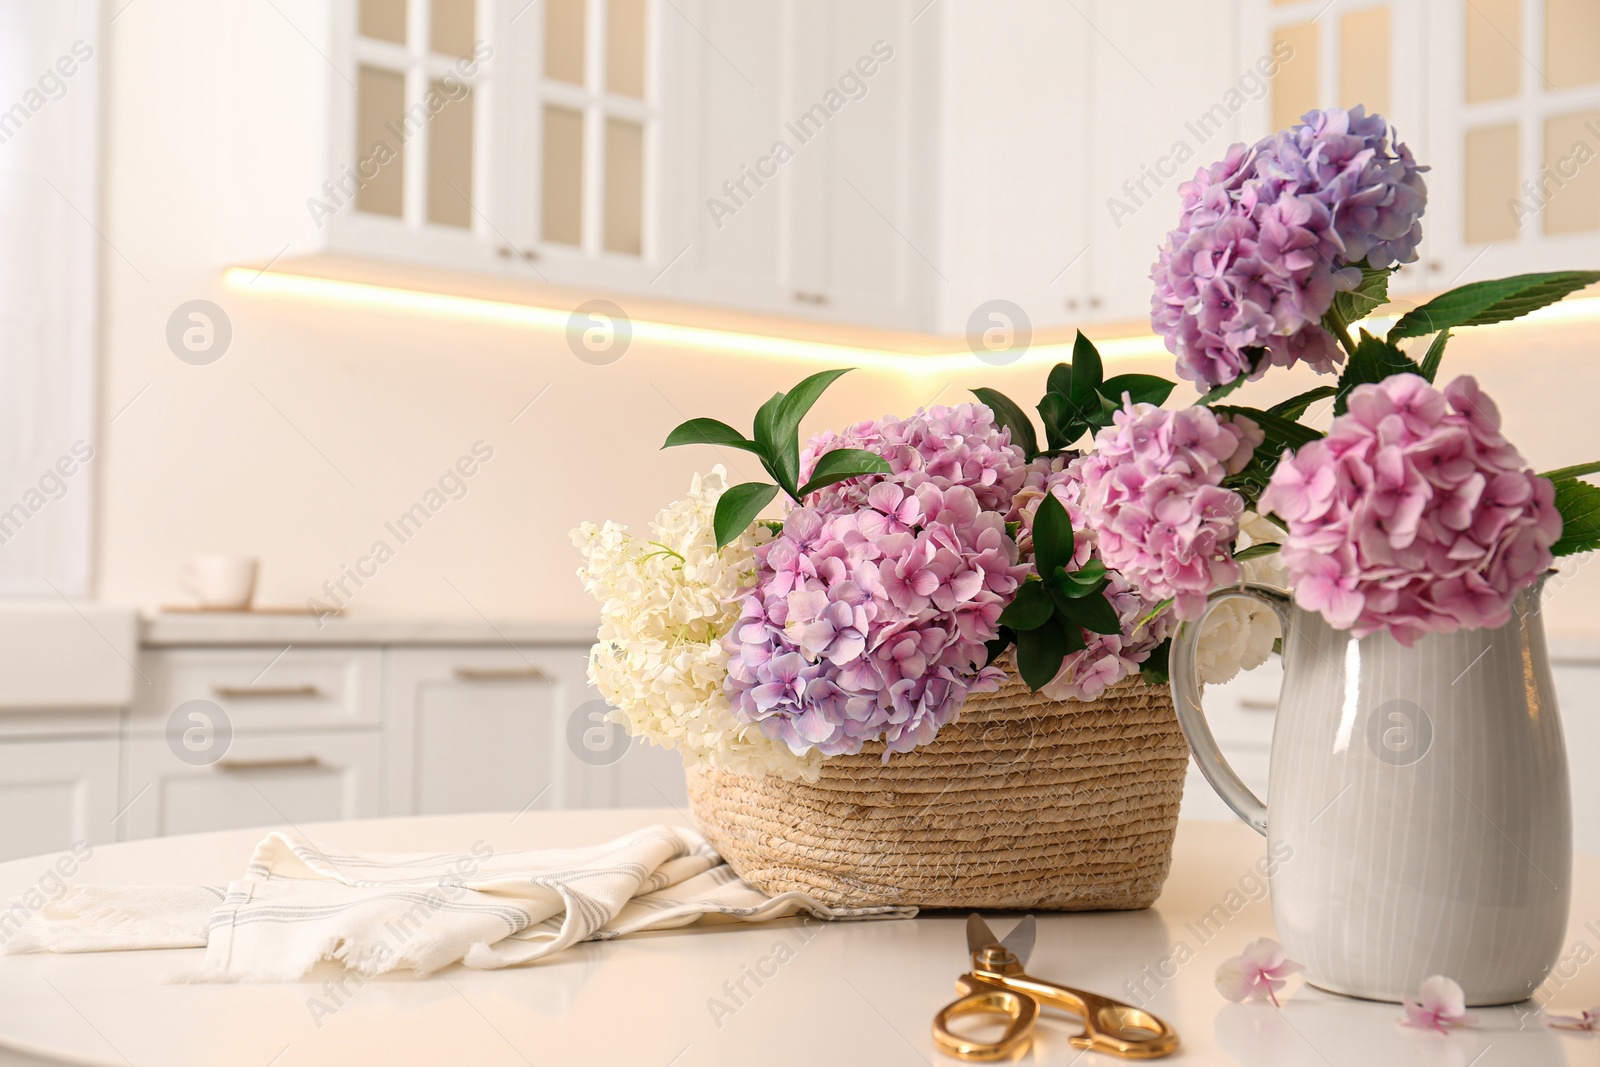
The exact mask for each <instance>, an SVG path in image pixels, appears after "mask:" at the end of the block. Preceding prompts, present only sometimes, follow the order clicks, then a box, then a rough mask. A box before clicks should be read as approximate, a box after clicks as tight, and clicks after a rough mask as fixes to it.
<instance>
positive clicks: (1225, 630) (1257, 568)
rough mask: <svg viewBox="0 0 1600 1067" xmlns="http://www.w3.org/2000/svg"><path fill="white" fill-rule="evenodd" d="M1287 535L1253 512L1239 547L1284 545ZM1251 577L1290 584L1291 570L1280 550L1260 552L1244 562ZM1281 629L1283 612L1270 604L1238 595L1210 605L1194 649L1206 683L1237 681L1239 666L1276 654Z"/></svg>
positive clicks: (1278, 585) (1245, 575)
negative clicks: (1245, 598) (1285, 567)
mask: <svg viewBox="0 0 1600 1067" xmlns="http://www.w3.org/2000/svg"><path fill="white" fill-rule="evenodd" d="M1287 536H1288V534H1287V533H1286V532H1285V531H1284V530H1282V529H1280V528H1279V527H1278V526H1276V525H1275V524H1273V523H1272V522H1270V521H1269V520H1267V519H1264V518H1262V517H1261V516H1260V515H1257V514H1256V513H1255V512H1253V511H1246V512H1245V513H1244V514H1243V515H1242V516H1241V517H1240V519H1239V539H1238V541H1236V542H1235V543H1234V546H1233V549H1234V552H1236V553H1237V552H1238V551H1239V550H1240V549H1244V548H1249V547H1250V546H1252V545H1257V544H1282V543H1283V541H1284V538H1285V537H1287ZM1239 567H1240V569H1241V571H1242V574H1241V575H1240V577H1241V578H1242V579H1243V580H1244V581H1246V582H1255V583H1257V584H1259V585H1269V586H1272V587H1273V588H1275V589H1288V588H1289V578H1288V573H1287V572H1286V571H1285V570H1284V567H1283V562H1282V561H1281V560H1279V559H1278V555H1277V553H1272V554H1271V555H1266V556H1257V557H1256V558H1255V559H1251V560H1246V561H1245V562H1243V563H1241V564H1239ZM1279 636H1281V635H1280V634H1279V633H1278V615H1277V613H1276V612H1274V611H1273V610H1272V609H1271V608H1269V607H1267V606H1266V605H1265V604H1261V603H1258V602H1256V601H1254V600H1242V599H1239V598H1233V599H1230V600H1224V601H1222V602H1220V603H1218V604H1214V605H1212V607H1211V610H1210V612H1209V613H1208V614H1207V615H1206V621H1205V626H1204V629H1202V630H1201V631H1200V642H1199V644H1198V646H1197V647H1196V650H1195V666H1196V667H1197V668H1198V669H1199V672H1200V680H1201V681H1202V682H1204V683H1205V684H1207V685H1221V684H1223V683H1224V682H1230V681H1232V680H1233V679H1234V678H1235V677H1236V676H1237V675H1238V673H1239V672H1240V671H1248V670H1253V669H1254V668H1256V667H1259V666H1261V665H1262V664H1263V663H1265V662H1267V658H1268V657H1269V656H1271V655H1272V643H1273V641H1275V640H1277V638H1278V637H1279Z"/></svg>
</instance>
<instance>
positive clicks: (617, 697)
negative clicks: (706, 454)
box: [572, 466, 821, 781]
mask: <svg viewBox="0 0 1600 1067" xmlns="http://www.w3.org/2000/svg"><path fill="white" fill-rule="evenodd" d="M726 488H727V472H726V471H725V470H724V469H723V468H722V467H721V466H717V467H713V468H712V469H711V473H709V474H707V475H704V476H700V475H696V476H695V479H694V481H693V482H692V483H691V484H690V486H689V495H688V496H687V497H686V498H684V499H683V500H679V501H677V502H676V503H674V504H671V505H668V506H667V507H666V508H664V509H662V511H661V512H660V513H659V514H658V515H657V516H656V517H655V520H654V521H653V522H651V524H650V536H649V538H640V537H636V536H634V535H633V534H630V533H629V532H628V530H627V528H626V527H624V526H619V525H617V524H616V523H614V522H606V523H604V524H603V525H600V526H596V525H595V524H594V523H592V522H586V523H584V524H583V525H582V526H580V527H578V528H577V529H576V530H574V531H573V532H572V542H573V544H574V545H576V546H577V548H578V550H579V551H580V552H582V553H583V556H584V566H583V567H581V568H579V570H578V577H579V578H580V579H582V581H583V585H584V588H585V589H586V590H588V591H589V592H590V593H591V594H592V595H593V596H594V597H595V599H597V600H598V601H600V631H599V634H598V638H599V640H598V641H597V642H596V644H595V646H594V648H593V649H592V650H591V651H590V653H589V681H590V682H591V683H592V684H593V685H594V687H595V688H596V689H598V690H599V691H600V695H601V696H602V697H604V698H605V700H606V702H607V703H609V704H610V705H611V707H612V708H613V709H614V710H613V711H612V718H613V719H615V720H616V721H617V722H620V723H622V724H623V725H624V726H626V727H627V730H628V732H629V733H630V734H632V735H634V736H635V737H642V738H645V739H646V740H648V741H650V742H651V743H653V744H657V745H661V746H662V747H664V748H675V749H677V750H678V751H679V752H680V753H681V754H682V756H683V760H684V763H685V764H686V765H687V766H697V765H700V764H711V765H713V766H718V767H726V768H728V769H730V770H734V771H738V772H740V773H744V774H758V775H759V774H780V775H783V776H784V777H788V778H804V779H807V780H810V781H815V780H816V777H817V772H818V769H819V766H820V764H821V756H820V755H818V754H817V753H816V750H815V749H813V750H812V751H811V753H810V754H809V755H807V756H796V755H795V754H794V753H793V752H791V751H790V750H789V746H788V745H785V744H783V743H782V742H781V741H774V740H772V739H770V738H767V737H765V736H764V735H763V734H762V733H761V729H760V727H758V726H755V725H754V724H751V723H742V722H739V721H738V720H736V719H735V718H734V717H733V709H732V708H731V707H730V705H729V704H728V701H727V698H726V697H724V696H723V692H722V684H723V680H724V678H725V677H726V675H727V663H728V654H727V653H726V652H725V651H723V648H722V638H723V636H724V635H726V634H727V632H728V631H729V630H730V629H732V627H733V625H734V623H735V622H737V621H738V619H739V602H738V599H737V594H738V592H739V590H740V589H741V588H743V587H745V586H747V585H750V584H751V582H752V581H754V578H755V571H756V562H755V555H754V549H755V547H756V546H757V545H758V544H761V543H762V542H764V541H765V540H766V539H767V538H768V537H770V536H771V534H770V532H769V531H768V530H767V528H766V527H764V526H761V525H759V524H757V525H755V526H753V527H752V528H751V529H750V530H747V531H746V532H745V534H744V536H743V537H741V538H740V539H739V540H738V541H735V542H734V543H732V544H730V545H728V546H727V547H726V548H724V549H723V550H722V551H721V552H720V553H719V552H718V551H717V549H716V543H717V542H716V535H715V533H714V532H713V529H712V521H713V517H714V515H715V513H716V505H717V498H718V497H720V496H721V495H722V492H723V490H724V489H726Z"/></svg>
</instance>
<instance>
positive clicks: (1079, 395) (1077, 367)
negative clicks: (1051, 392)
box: [1067, 330, 1105, 422]
mask: <svg viewBox="0 0 1600 1067" xmlns="http://www.w3.org/2000/svg"><path fill="white" fill-rule="evenodd" d="M1104 374H1105V370H1104V368H1103V367H1102V366H1101V364H1100V353H1099V352H1098V351H1096V350H1095V347H1094V344H1093V343H1092V342H1091V341H1090V340H1089V339H1088V338H1087V337H1085V336H1084V335H1083V331H1082V330H1079V331H1078V337H1077V340H1075V341H1073V342H1072V388H1071V389H1070V390H1068V393H1067V399H1068V400H1070V401H1071V402H1072V414H1073V416H1074V417H1075V418H1076V419H1077V420H1079V421H1082V422H1089V421H1090V420H1092V419H1093V418H1094V417H1095V416H1096V415H1098V414H1099V413H1100V392H1099V390H1100V381H1101V378H1102V376H1103V375H1104Z"/></svg>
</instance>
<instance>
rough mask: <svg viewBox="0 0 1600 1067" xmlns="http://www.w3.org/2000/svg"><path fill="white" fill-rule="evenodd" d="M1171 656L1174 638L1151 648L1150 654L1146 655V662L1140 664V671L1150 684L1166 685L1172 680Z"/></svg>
mask: <svg viewBox="0 0 1600 1067" xmlns="http://www.w3.org/2000/svg"><path fill="white" fill-rule="evenodd" d="M1171 658H1172V638H1170V637H1169V638H1167V639H1166V640H1165V641H1163V642H1161V643H1160V644H1159V645H1157V646H1156V647H1155V648H1152V649H1151V650H1150V654H1149V655H1148V656H1146V657H1145V660H1144V662H1143V663H1141V664H1139V673H1140V674H1141V675H1143V676H1144V680H1145V681H1146V682H1147V683H1148V684H1150V685H1166V684H1167V683H1168V682H1169V681H1170V680H1171V679H1170V677H1169V675H1170V673H1171V667H1170V666H1169V661H1170V660H1171Z"/></svg>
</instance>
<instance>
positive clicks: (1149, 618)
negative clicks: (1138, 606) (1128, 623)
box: [1133, 597, 1172, 633]
mask: <svg viewBox="0 0 1600 1067" xmlns="http://www.w3.org/2000/svg"><path fill="white" fill-rule="evenodd" d="M1170 607H1172V598H1171V597H1167V599H1165V600H1163V601H1162V602H1161V603H1159V604H1157V605H1156V606H1155V607H1153V608H1151V609H1150V614H1148V615H1146V616H1145V617H1144V618H1142V619H1140V620H1139V622H1138V625H1136V626H1135V627H1134V628H1133V632H1134V633H1138V632H1139V631H1140V630H1142V629H1144V628H1145V627H1146V626H1149V625H1150V624H1151V623H1152V622H1154V621H1155V619H1156V616H1157V615H1160V614H1161V613H1162V612H1163V611H1166V610H1167V609H1168V608H1170Z"/></svg>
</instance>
